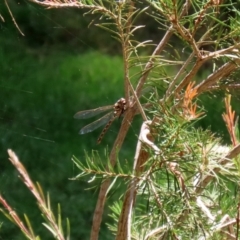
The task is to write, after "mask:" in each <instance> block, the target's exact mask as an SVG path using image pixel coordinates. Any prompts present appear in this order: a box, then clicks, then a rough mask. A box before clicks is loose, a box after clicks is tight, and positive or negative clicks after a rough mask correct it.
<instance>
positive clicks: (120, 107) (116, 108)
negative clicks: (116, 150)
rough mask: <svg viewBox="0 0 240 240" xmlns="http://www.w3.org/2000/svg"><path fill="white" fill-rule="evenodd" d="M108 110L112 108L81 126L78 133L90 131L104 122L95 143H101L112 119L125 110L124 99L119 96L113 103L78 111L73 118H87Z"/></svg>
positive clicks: (125, 103)
mask: <svg viewBox="0 0 240 240" xmlns="http://www.w3.org/2000/svg"><path fill="white" fill-rule="evenodd" d="M109 110H112V111H110V112H109V113H107V114H105V115H104V116H103V117H101V118H99V119H98V120H96V121H94V122H92V123H90V124H88V125H86V126H85V127H83V128H82V129H81V130H80V131H79V134H85V133H89V132H92V131H93V130H95V129H97V128H99V127H100V126H102V125H104V124H105V127H104V128H103V130H102V132H101V134H100V135H99V137H98V139H97V143H98V144H99V143H101V141H102V138H103V137H104V135H105V133H106V132H107V130H108V129H109V127H110V126H111V124H112V123H113V121H114V120H115V119H116V118H119V117H120V116H122V115H123V114H124V112H125V111H126V110H127V102H126V100H125V99H124V98H120V99H119V100H118V101H117V102H116V103H115V104H114V105H108V106H104V107H99V108H95V109H90V110H85V111H80V112H77V113H76V114H75V115H74V118H76V119H87V118H91V117H94V116H96V115H98V114H100V113H103V112H106V111H109Z"/></svg>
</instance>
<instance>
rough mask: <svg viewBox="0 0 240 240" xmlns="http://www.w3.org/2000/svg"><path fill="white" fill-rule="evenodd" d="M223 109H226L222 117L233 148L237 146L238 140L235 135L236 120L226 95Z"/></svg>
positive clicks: (229, 96)
mask: <svg viewBox="0 0 240 240" xmlns="http://www.w3.org/2000/svg"><path fill="white" fill-rule="evenodd" d="M225 107H226V113H223V114H222V117H223V120H224V122H225V124H226V127H227V130H228V133H229V135H230V138H231V141H232V144H233V146H236V145H237V144H238V140H237V137H236V134H235V124H236V123H235V120H236V119H235V111H233V110H232V106H231V95H228V96H227V97H225Z"/></svg>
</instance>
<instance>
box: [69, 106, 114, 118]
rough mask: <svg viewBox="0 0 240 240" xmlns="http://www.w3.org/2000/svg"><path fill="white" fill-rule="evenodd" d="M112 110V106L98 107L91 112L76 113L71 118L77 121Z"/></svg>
mask: <svg viewBox="0 0 240 240" xmlns="http://www.w3.org/2000/svg"><path fill="white" fill-rule="evenodd" d="M110 109H113V106H112V105H109V106H104V107H99V108H95V109H91V110H86V111H80V112H77V113H76V114H75V115H74V116H73V117H74V118H77V119H86V118H91V117H94V116H96V115H98V114H100V113H103V112H106V111H107V110H110Z"/></svg>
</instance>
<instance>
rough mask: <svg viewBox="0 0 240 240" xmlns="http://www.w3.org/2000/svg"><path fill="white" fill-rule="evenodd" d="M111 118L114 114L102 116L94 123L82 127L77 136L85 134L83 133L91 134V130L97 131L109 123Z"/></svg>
mask: <svg viewBox="0 0 240 240" xmlns="http://www.w3.org/2000/svg"><path fill="white" fill-rule="evenodd" d="M111 118H114V112H110V113H108V114H106V115H104V116H103V117H101V118H100V119H98V120H96V121H95V122H92V123H90V124H88V125H87V126H85V127H83V128H82V129H81V130H80V132H79V134H85V133H89V132H92V131H93V130H95V129H97V128H98V127H100V126H102V125H104V124H106V123H107V122H109V121H110V119H111Z"/></svg>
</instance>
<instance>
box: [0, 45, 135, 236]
mask: <svg viewBox="0 0 240 240" xmlns="http://www.w3.org/2000/svg"><path fill="white" fill-rule="evenodd" d="M0 57H1V61H2V63H3V64H2V67H1V70H0V71H1V79H0V103H1V104H0V134H1V151H0V154H1V156H0V158H1V161H0V169H1V176H0V189H1V193H2V194H3V196H4V197H5V198H6V199H7V200H8V201H9V202H10V204H11V205H12V207H13V208H14V209H15V210H16V211H17V212H18V213H19V214H20V215H21V216H22V214H23V213H26V214H27V215H28V216H29V218H30V220H31V219H32V223H33V226H34V227H35V229H37V231H36V233H39V234H41V236H43V237H42V239H51V237H50V236H49V235H48V234H47V235H46V234H45V233H44V232H47V231H45V230H44V227H43V226H41V222H43V220H42V219H41V217H40V213H39V211H38V210H36V207H35V200H34V199H33V197H32V196H31V194H30V193H28V190H26V188H25V187H24V186H23V184H22V183H21V181H20V180H19V179H18V177H17V174H16V171H15V170H14V169H13V167H12V166H11V165H10V163H9V162H8V160H7V158H8V157H7V154H6V150H7V149H8V148H11V149H12V150H14V151H15V152H16V153H17V155H18V156H19V158H20V160H21V161H22V163H23V164H24V165H25V167H26V168H27V170H28V171H29V173H30V175H31V177H32V179H33V180H34V181H38V182H40V184H41V185H42V187H43V189H44V190H45V191H49V193H50V196H51V199H52V202H53V204H52V206H53V209H55V210H56V208H57V203H60V204H61V207H62V215H63V218H64V217H68V218H69V219H70V222H71V230H72V236H73V239H87V238H88V234H89V231H90V229H91V221H92V213H93V210H94V207H95V201H96V199H97V192H95V191H85V190H84V189H85V188H88V187H89V185H87V184H86V182H85V179H83V180H82V181H70V180H69V178H71V177H73V176H75V175H77V173H78V170H77V169H76V168H75V167H74V165H73V163H72V162H71V157H72V155H73V154H74V155H75V156H77V157H78V158H79V159H84V150H87V151H88V152H90V151H91V150H92V149H96V150H100V154H101V153H104V148H105V146H106V145H109V147H111V144H112V143H113V141H114V139H115V137H116V135H117V130H118V127H119V124H120V122H121V121H116V124H113V126H112V127H111V130H110V131H109V132H108V133H107V134H106V136H105V137H104V139H103V142H102V144H100V145H97V144H96V140H97V138H98V135H99V134H100V132H101V129H99V130H96V131H94V132H92V133H89V134H88V135H79V134H78V132H79V130H80V128H81V127H83V126H84V125H86V124H88V123H89V122H91V121H93V120H92V119H88V120H75V119H73V115H74V114H75V113H76V112H77V111H79V110H85V109H91V108H96V107H99V106H103V105H109V104H113V103H115V102H116V101H117V100H118V99H119V98H120V97H122V96H123V84H122V82H123V78H122V63H121V59H120V58H118V57H109V56H105V55H102V54H100V53H98V52H90V53H86V54H73V53H68V52H67V51H66V52H59V51H54V49H53V50H52V51H51V52H49V53H48V54H40V52H38V51H29V52H27V53H26V48H24V47H23V48H21V47H19V48H18V49H15V51H11V44H9V43H8V44H6V45H5V46H4V48H2V49H1V50H0ZM137 131H138V130H137ZM134 134H136V132H135V130H133V129H132V135H131V134H130V135H131V136H130V141H129V142H134V141H132V140H134V139H136V137H135V136H134ZM129 142H128V144H129ZM130 146H131V145H130ZM132 146H133V147H134V143H132ZM130 153H132V154H133V151H132V149H131V148H128V150H125V153H124V156H125V158H127V157H128V156H129V154H130ZM94 184H95V183H94ZM93 194H94V197H93ZM106 214H107V213H106ZM0 221H4V224H3V226H2V227H1V232H0V236H1V237H2V238H3V239H23V237H22V235H21V233H19V231H18V230H17V229H16V228H15V227H13V225H12V224H11V223H9V222H8V221H7V220H6V219H5V218H4V217H3V216H2V215H1V216H0ZM79 226H81V228H79ZM102 234H103V238H102V239H108V238H107V237H106V236H107V235H109V234H106V233H105V232H104V231H103V233H102ZM104 234H106V235H104ZM110 238H111V237H110ZM110 238H109V239H110Z"/></svg>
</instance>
